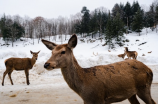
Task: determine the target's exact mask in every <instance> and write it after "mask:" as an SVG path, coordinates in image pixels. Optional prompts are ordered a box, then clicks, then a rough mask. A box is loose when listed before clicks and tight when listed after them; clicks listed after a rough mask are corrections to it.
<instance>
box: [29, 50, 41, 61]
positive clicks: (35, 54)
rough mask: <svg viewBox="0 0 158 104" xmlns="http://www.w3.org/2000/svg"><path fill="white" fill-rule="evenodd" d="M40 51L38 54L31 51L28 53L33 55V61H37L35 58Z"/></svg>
mask: <svg viewBox="0 0 158 104" xmlns="http://www.w3.org/2000/svg"><path fill="white" fill-rule="evenodd" d="M39 52H40V51H38V52H32V51H30V53H31V54H32V55H33V57H32V58H33V59H34V60H37V58H38V53H39Z"/></svg>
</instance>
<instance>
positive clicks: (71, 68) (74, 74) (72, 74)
mask: <svg viewBox="0 0 158 104" xmlns="http://www.w3.org/2000/svg"><path fill="white" fill-rule="evenodd" d="M70 60H71V61H70V62H69V64H68V65H67V67H65V68H61V72H62V74H63V77H64V79H65V81H66V82H67V84H68V85H69V87H70V88H71V89H73V90H74V91H75V92H77V93H79V92H80V88H81V84H82V78H81V73H82V68H81V67H80V65H79V64H78V62H77V60H76V59H75V57H74V56H73V57H72V58H71V59H70Z"/></svg>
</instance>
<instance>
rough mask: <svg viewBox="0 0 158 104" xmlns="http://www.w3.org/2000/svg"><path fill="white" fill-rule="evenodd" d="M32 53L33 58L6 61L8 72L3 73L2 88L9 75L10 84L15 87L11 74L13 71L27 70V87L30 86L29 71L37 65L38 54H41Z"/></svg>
mask: <svg viewBox="0 0 158 104" xmlns="http://www.w3.org/2000/svg"><path fill="white" fill-rule="evenodd" d="M30 52H31V54H32V55H33V57H32V58H9V59H7V60H5V66H6V71H5V72H4V73H3V81H2V86H4V79H5V76H6V74H7V73H8V76H9V79H10V82H11V84H12V85H13V81H12V78H11V73H12V72H13V70H16V71H20V70H25V75H26V82H27V85H29V84H30V82H29V69H32V67H33V65H34V64H35V62H36V60H37V57H38V53H39V52H37V53H35V52H32V51H30Z"/></svg>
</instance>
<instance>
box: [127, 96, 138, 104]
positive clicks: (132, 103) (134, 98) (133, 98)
mask: <svg viewBox="0 0 158 104" xmlns="http://www.w3.org/2000/svg"><path fill="white" fill-rule="evenodd" d="M128 100H129V102H130V103H131V104H140V103H139V101H138V99H137V98H136V95H133V96H132V97H130V98H128Z"/></svg>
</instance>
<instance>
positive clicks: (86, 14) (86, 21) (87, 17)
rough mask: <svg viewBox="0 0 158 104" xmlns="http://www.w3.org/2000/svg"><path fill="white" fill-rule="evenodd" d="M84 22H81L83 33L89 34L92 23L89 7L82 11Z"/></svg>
mask: <svg viewBox="0 0 158 104" xmlns="http://www.w3.org/2000/svg"><path fill="white" fill-rule="evenodd" d="M81 13H82V14H83V16H82V21H81V31H82V32H81V33H88V34H89V22H90V14H89V10H88V9H87V7H83V8H82V10H81Z"/></svg>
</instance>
